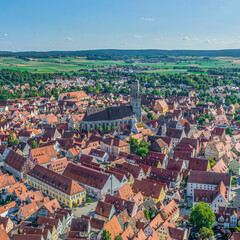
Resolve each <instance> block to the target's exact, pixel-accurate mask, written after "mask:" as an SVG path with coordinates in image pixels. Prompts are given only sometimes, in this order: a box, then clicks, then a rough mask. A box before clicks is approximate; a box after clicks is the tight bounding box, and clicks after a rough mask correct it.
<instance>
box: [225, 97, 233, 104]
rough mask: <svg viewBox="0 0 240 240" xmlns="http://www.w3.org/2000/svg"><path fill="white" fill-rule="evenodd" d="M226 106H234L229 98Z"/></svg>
mask: <svg viewBox="0 0 240 240" xmlns="http://www.w3.org/2000/svg"><path fill="white" fill-rule="evenodd" d="M225 104H226V105H227V106H229V105H231V104H232V102H231V100H230V99H229V98H228V99H227V100H226V102H225Z"/></svg>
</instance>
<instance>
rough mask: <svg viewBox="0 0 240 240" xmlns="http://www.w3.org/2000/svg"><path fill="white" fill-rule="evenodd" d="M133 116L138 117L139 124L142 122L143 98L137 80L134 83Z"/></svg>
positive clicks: (131, 102)
mask: <svg viewBox="0 0 240 240" xmlns="http://www.w3.org/2000/svg"><path fill="white" fill-rule="evenodd" d="M130 104H131V106H132V111H133V114H134V115H135V116H136V119H137V121H138V122H142V111H141V97H140V93H139V81H138V80H136V81H134V82H133V83H132V93H131V101H130Z"/></svg>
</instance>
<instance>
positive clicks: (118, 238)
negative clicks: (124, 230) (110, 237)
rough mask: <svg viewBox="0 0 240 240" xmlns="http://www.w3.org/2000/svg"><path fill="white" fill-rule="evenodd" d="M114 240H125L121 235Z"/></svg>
mask: <svg viewBox="0 0 240 240" xmlns="http://www.w3.org/2000/svg"><path fill="white" fill-rule="evenodd" d="M114 240H123V238H122V237H121V236H116V237H115V238H114Z"/></svg>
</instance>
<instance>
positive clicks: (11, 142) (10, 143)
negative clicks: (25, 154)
mask: <svg viewBox="0 0 240 240" xmlns="http://www.w3.org/2000/svg"><path fill="white" fill-rule="evenodd" d="M18 144H19V140H18V139H16V138H14V136H13V133H12V132H11V133H10V134H9V135H8V146H9V147H12V146H13V145H18Z"/></svg>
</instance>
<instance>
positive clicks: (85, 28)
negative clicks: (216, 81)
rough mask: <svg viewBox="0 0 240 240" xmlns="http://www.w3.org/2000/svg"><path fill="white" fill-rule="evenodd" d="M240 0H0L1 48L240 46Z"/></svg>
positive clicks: (36, 49)
mask: <svg viewBox="0 0 240 240" xmlns="http://www.w3.org/2000/svg"><path fill="white" fill-rule="evenodd" d="M239 9H240V0H21V1H20V0H0V51H50V50H64V51H65V50H90V49H236V48H239V49H240V14H239Z"/></svg>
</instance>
